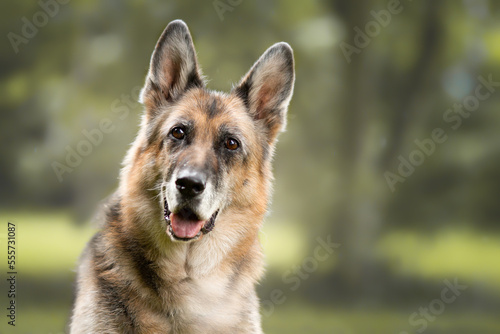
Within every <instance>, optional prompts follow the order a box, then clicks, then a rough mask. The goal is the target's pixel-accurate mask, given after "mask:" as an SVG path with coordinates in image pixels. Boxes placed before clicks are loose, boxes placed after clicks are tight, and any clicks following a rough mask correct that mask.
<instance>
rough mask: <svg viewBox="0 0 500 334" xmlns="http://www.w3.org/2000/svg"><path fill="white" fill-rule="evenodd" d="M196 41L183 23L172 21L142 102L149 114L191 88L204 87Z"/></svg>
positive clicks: (158, 49)
mask: <svg viewBox="0 0 500 334" xmlns="http://www.w3.org/2000/svg"><path fill="white" fill-rule="evenodd" d="M203 86H204V83H203V80H202V75H201V71H200V69H199V66H198V61H197V59H196V52H195V50H194V45H193V40H192V38H191V34H190V33H189V29H188V27H187V25H186V23H184V21H182V20H175V21H172V22H170V23H169V24H168V25H167V27H166V28H165V30H164V31H163V34H162V35H161V37H160V39H159V40H158V42H157V44H156V47H155V50H154V52H153V55H152V56H151V63H150V67H149V72H148V75H147V77H146V83H145V85H144V88H143V89H142V91H141V95H140V102H141V103H142V104H144V105H145V106H146V109H147V110H148V112H153V113H154V112H155V111H157V110H158V109H159V107H160V106H161V105H162V104H164V103H168V102H170V101H173V100H175V99H176V98H177V97H179V96H180V95H181V94H182V93H183V92H184V91H186V90H187V89H189V88H192V87H203Z"/></svg>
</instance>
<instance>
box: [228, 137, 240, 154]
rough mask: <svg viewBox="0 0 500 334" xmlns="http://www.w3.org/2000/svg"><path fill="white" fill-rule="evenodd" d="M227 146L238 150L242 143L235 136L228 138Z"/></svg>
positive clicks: (232, 149)
mask: <svg viewBox="0 0 500 334" xmlns="http://www.w3.org/2000/svg"><path fill="white" fill-rule="evenodd" d="M225 145H226V148H227V149H228V150H231V151H234V150H236V149H237V148H238V147H240V144H239V143H238V141H237V140H236V139H234V138H228V139H226V143H225Z"/></svg>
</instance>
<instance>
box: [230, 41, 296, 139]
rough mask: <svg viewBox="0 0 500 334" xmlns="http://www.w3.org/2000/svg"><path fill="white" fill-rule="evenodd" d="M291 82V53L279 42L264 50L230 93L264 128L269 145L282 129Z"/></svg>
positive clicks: (289, 49)
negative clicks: (240, 99) (239, 100)
mask: <svg viewBox="0 0 500 334" xmlns="http://www.w3.org/2000/svg"><path fill="white" fill-rule="evenodd" d="M294 81H295V73H294V60H293V50H292V48H291V47H290V45H288V44H287V43H284V42H281V43H276V44H274V45H273V46H271V47H270V48H269V49H267V51H266V52H265V53H264V54H263V55H262V56H261V57H260V58H259V60H257V62H256V63H255V64H254V65H253V66H252V68H251V69H250V71H248V73H247V74H246V75H245V76H244V77H243V79H242V80H241V82H240V83H239V84H238V85H237V86H236V87H235V88H234V90H233V93H234V94H236V95H237V96H239V97H240V98H242V99H243V101H244V102H245V105H246V106H247V108H248V111H249V113H250V114H251V115H252V117H253V118H254V119H255V120H256V121H257V122H258V123H260V124H261V125H262V126H263V127H264V130H265V131H266V132H267V133H266V135H267V138H268V143H269V144H272V143H273V142H274V140H275V139H276V136H277V135H278V133H279V132H281V131H283V130H284V129H285V126H286V113H287V108H288V104H289V103H290V99H291V98H292V93H293V84H294Z"/></svg>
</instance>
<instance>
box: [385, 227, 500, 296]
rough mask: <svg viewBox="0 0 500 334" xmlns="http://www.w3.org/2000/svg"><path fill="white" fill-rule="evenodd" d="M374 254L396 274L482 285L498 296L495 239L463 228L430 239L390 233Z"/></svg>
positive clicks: (499, 239) (498, 243)
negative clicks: (484, 284)
mask: <svg viewBox="0 0 500 334" xmlns="http://www.w3.org/2000/svg"><path fill="white" fill-rule="evenodd" d="M377 251H378V256H379V257H380V258H381V259H386V260H389V261H390V263H391V264H392V269H393V271H394V272H395V273H397V274H400V275H406V276H417V277H422V278H425V279H440V278H442V277H460V278H462V279H465V280H467V281H482V282H484V283H487V284H488V285H489V286H490V287H493V288H494V289H495V291H496V293H500V266H499V265H498V261H499V259H500V236H498V235H494V234H481V233H478V232H477V231H473V230H470V229H463V228H461V229H460V228H457V229H444V230H440V231H438V232H437V233H435V234H433V235H424V234H422V233H416V232H412V231H393V232H390V233H388V234H386V235H385V237H383V238H382V239H381V240H380V242H379V247H378V250H377Z"/></svg>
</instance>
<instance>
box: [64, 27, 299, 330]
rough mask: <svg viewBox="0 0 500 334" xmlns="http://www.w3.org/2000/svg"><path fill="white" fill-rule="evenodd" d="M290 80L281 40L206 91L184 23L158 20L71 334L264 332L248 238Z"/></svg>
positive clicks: (259, 271)
mask: <svg viewBox="0 0 500 334" xmlns="http://www.w3.org/2000/svg"><path fill="white" fill-rule="evenodd" d="M294 81H295V73H294V58H293V51H292V49H291V47H290V46H289V45H288V44H287V43H284V42H281V43H277V44H274V45H273V46H271V47H270V48H269V49H268V50H267V51H265V53H264V54H263V55H262V56H261V57H260V58H259V59H258V60H257V62H256V63H255V64H254V65H253V66H252V67H251V69H250V70H249V72H248V73H247V74H246V75H245V76H243V78H242V79H241V81H240V83H239V84H237V85H236V86H234V87H233V88H232V90H231V92H230V93H221V92H216V91H211V90H208V89H207V88H206V86H205V82H204V78H203V76H202V73H201V70H200V67H199V66H198V62H197V57H196V53H195V49H194V45H193V41H192V38H191V35H190V33H189V30H188V27H187V25H186V24H185V23H184V22H183V21H181V20H176V21H172V22H171V23H169V24H168V25H167V27H166V28H165V30H164V32H163V33H162V35H161V37H160V39H159V40H158V42H157V44H156V47H155V49H154V52H153V54H152V56H151V62H150V68H149V71H148V74H147V76H146V81H145V85H144V87H143V89H142V91H141V93H140V102H141V103H142V104H143V106H144V114H143V116H142V121H141V126H140V129H139V133H138V135H137V138H136V139H135V141H134V142H133V144H132V146H131V148H130V149H129V151H128V153H127V154H126V157H125V159H124V167H123V169H122V171H121V174H120V183H119V186H118V190H117V191H116V193H115V194H114V195H112V197H111V199H110V200H109V202H108V204H107V205H106V215H105V216H106V218H105V222H104V225H103V228H102V229H101V230H100V232H98V233H97V234H96V235H95V236H94V237H93V238H92V239H91V241H90V242H89V243H88V245H87V247H86V249H85V250H84V252H83V254H82V256H81V259H80V263H79V267H78V274H77V288H76V299H75V304H74V308H73V314H72V317H71V322H70V326H69V327H70V332H71V333H72V334H79V333H85V334H89V333H107V334H110V333H111V334H112V333H155V334H158V333H183V334H185V333H218V334H221V333H232V334H234V333H262V327H261V319H260V313H259V300H258V297H257V294H256V290H255V286H256V284H257V282H258V281H259V279H260V278H261V276H262V275H263V267H264V264H263V255H262V249H261V245H260V242H259V237H258V234H259V230H260V228H261V225H262V221H263V219H264V216H265V214H266V211H267V207H268V201H269V197H270V193H271V186H272V180H273V177H272V170H271V160H272V157H273V154H274V149H275V144H276V140H277V136H278V134H279V133H280V132H282V131H283V130H284V128H285V125H286V114H287V109H288V105H289V102H290V100H291V97H292V94H293V87H294Z"/></svg>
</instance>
